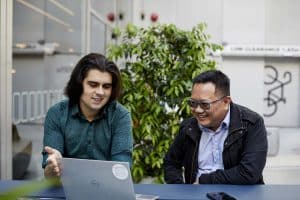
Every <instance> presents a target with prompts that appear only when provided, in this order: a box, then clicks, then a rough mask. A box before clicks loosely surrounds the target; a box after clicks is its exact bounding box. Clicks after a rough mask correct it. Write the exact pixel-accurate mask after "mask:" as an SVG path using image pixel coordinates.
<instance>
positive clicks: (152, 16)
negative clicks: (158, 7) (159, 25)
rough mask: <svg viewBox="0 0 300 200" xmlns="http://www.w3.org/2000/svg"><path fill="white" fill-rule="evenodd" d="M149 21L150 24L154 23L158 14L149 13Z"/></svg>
mask: <svg viewBox="0 0 300 200" xmlns="http://www.w3.org/2000/svg"><path fill="white" fill-rule="evenodd" d="M150 19H151V21H152V22H156V21H157V20H158V14H157V13H151V16H150Z"/></svg>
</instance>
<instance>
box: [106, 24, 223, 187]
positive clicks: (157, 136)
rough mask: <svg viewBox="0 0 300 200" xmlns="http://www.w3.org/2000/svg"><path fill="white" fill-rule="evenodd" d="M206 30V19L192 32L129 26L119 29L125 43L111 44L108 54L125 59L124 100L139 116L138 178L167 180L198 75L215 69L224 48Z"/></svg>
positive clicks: (134, 172)
mask: <svg viewBox="0 0 300 200" xmlns="http://www.w3.org/2000/svg"><path fill="white" fill-rule="evenodd" d="M205 28H206V25H205V24H203V23H201V24H198V25H197V26H195V27H193V28H192V30H191V31H187V30H181V29H179V28H177V27H176V26H175V25H173V24H157V25H154V26H150V27H148V28H140V27H137V26H134V25H132V24H128V25H127V27H126V28H125V29H124V30H123V31H121V30H120V29H116V30H115V31H114V36H116V38H117V40H118V41H119V42H116V43H115V44H111V45H110V46H109V48H108V57H109V58H110V59H112V60H114V61H116V62H118V63H120V62H123V63H124V68H123V69H122V70H121V73H122V79H123V95H122V98H121V99H120V102H121V103H122V104H123V105H125V106H126V107H127V108H128V109H129V110H130V112H131V115H132V120H133V137H134V150H133V167H132V175H133V179H134V181H135V182H139V181H141V180H142V179H143V178H145V177H154V178H155V182H159V183H162V182H163V158H164V156H165V153H166V152H167V150H168V149H169V146H170V144H171V143H172V141H173V140H174V138H175V136H176V134H177V133H178V130H179V124H180V121H181V120H182V119H183V118H185V117H187V116H189V115H190V110H189V107H188V106H187V103H186V99H187V98H188V97H189V96H190V90H191V86H192V79H193V77H194V76H195V75H197V74H199V73H200V72H201V71H206V70H209V69H213V68H215V65H216V63H215V61H213V60H212V59H210V58H209V54H210V53H213V52H216V51H217V50H220V49H221V46H219V45H217V44H213V43H210V42H209V41H208V40H209V36H208V35H207V34H206V33H205Z"/></svg>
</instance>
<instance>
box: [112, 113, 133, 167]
mask: <svg viewBox="0 0 300 200" xmlns="http://www.w3.org/2000/svg"><path fill="white" fill-rule="evenodd" d="M132 146H133V137H132V122H131V115H130V113H129V112H128V111H127V110H126V112H123V113H122V114H121V113H120V115H118V117H116V118H115V119H114V120H113V133H112V143H111V159H112V160H114V161H124V162H129V164H130V165H131V163H132Z"/></svg>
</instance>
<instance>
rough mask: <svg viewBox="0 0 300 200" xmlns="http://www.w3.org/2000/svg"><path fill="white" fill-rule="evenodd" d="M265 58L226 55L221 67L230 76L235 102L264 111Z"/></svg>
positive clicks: (257, 110)
mask: <svg viewBox="0 0 300 200" xmlns="http://www.w3.org/2000/svg"><path fill="white" fill-rule="evenodd" d="M263 65H264V59H263V58H234V57H225V58H223V63H222V66H221V67H220V69H221V70H222V71H223V72H224V73H225V74H227V75H228V76H229V78H230V80H231V81H230V82H231V96H232V99H233V102H235V103H238V104H242V105H244V106H247V107H249V108H250V109H252V110H254V111H256V112H258V113H259V114H261V115H262V113H263V102H262V99H263V87H264V85H263V84H262V83H263V78H264V68H263Z"/></svg>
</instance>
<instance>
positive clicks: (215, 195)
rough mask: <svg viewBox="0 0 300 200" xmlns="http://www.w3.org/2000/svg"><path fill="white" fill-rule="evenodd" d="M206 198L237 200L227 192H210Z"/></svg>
mask: <svg viewBox="0 0 300 200" xmlns="http://www.w3.org/2000/svg"><path fill="white" fill-rule="evenodd" d="M206 196H207V197H208V198H209V199H211V200H236V198H234V197H233V196H230V195H229V194H227V193H225V192H209V193H207V194H206Z"/></svg>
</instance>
